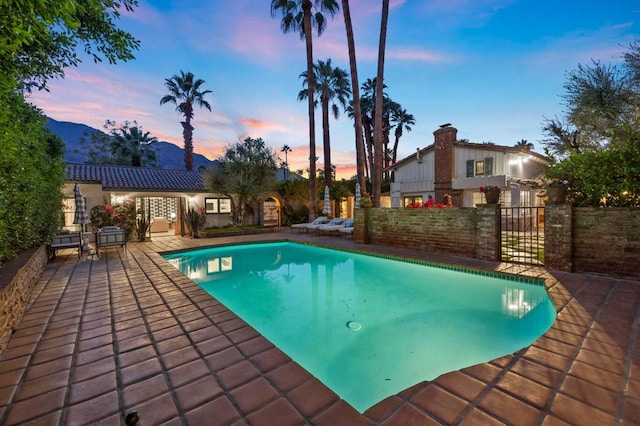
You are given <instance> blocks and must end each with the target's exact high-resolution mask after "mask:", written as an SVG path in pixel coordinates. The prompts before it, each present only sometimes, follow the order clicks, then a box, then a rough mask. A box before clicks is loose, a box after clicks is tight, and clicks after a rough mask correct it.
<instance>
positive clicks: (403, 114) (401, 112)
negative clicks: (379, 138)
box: [391, 104, 416, 163]
mask: <svg viewBox="0 0 640 426" xmlns="http://www.w3.org/2000/svg"><path fill="white" fill-rule="evenodd" d="M395 105H397V107H396V108H394V109H393V110H392V111H391V121H392V122H393V123H394V124H395V127H396V130H395V132H394V136H395V141H394V143H393V151H392V153H391V155H392V159H391V162H392V163H395V162H396V160H397V159H398V143H399V142H400V138H401V137H402V133H403V131H404V130H406V131H407V132H410V131H411V126H414V125H415V124H416V119H415V118H414V117H413V114H409V113H408V112H407V110H406V109H404V108H402V107H401V106H400V104H395Z"/></svg>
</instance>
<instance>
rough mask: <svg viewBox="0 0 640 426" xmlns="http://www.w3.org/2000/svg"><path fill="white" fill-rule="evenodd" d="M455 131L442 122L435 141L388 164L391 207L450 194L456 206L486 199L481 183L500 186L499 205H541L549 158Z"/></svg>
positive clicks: (470, 205)
mask: <svg viewBox="0 0 640 426" xmlns="http://www.w3.org/2000/svg"><path fill="white" fill-rule="evenodd" d="M457 133H458V131H457V129H456V128H455V127H452V126H451V125H449V124H447V125H443V126H441V127H440V129H438V130H436V131H435V132H433V134H434V143H433V144H431V145H429V146H427V147H425V148H423V149H418V150H417V151H416V153H415V154H414V155H411V156H409V157H407V158H404V159H402V160H400V161H398V162H397V163H396V164H394V165H393V166H391V169H392V171H393V180H392V183H391V207H406V206H408V205H410V204H412V203H415V204H420V203H424V202H426V201H427V199H428V196H429V195H431V196H433V197H434V199H435V200H436V202H437V203H442V202H443V199H444V197H445V194H448V195H450V196H451V199H452V202H453V206H454V207H474V206H475V205H476V204H482V203H485V202H486V201H485V199H484V195H483V194H482V193H481V192H480V187H483V186H487V185H496V186H499V187H500V188H501V189H502V193H501V197H500V204H502V205H503V206H509V207H533V206H538V205H543V199H542V197H540V196H539V195H540V189H539V188H540V186H541V185H540V184H541V183H542V177H543V175H544V170H545V168H546V167H547V166H548V165H549V164H550V160H549V159H548V158H547V157H545V156H543V155H540V154H537V153H535V152H533V151H530V150H527V149H522V148H516V147H508V146H500V145H494V144H487V143H480V144H478V143H469V142H460V141H458V140H457Z"/></svg>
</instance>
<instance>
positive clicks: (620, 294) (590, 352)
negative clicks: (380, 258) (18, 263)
mask: <svg viewBox="0 0 640 426" xmlns="http://www.w3.org/2000/svg"><path fill="white" fill-rule="evenodd" d="M265 240H292V241H305V242H313V243H317V244H321V245H323V246H327V247H337V248H348V249H355V250H358V251H363V252H364V251H366V252H372V253H384V254H392V255H398V256H402V257H408V258H416V259H423V260H427V261H433V262H441V263H448V264H453V265H460V266H466V267H472V268H480V269H487V270H500V271H505V272H510V273H517V274H523V275H527V276H536V277H542V278H544V279H545V283H546V287H547V289H548V291H549V294H550V295H551V297H552V298H553V300H554V302H555V304H556V307H557V310H558V317H557V320H556V322H555V323H554V325H553V326H552V328H551V329H550V330H549V331H548V332H547V333H546V334H545V335H544V336H542V337H541V338H539V339H538V340H537V341H536V342H535V343H534V344H533V345H531V346H530V347H527V348H524V349H522V350H520V351H519V352H517V353H515V354H513V355H509V356H506V357H503V358H500V359H497V360H494V361H491V362H488V363H484V364H479V365H476V366H472V367H469V368H466V369H463V370H460V371H456V372H451V373H448V374H445V375H443V376H440V377H439V378H438V379H436V380H435V381H433V382H422V383H419V384H417V385H415V386H413V387H411V388H409V389H406V390H405V391H403V392H401V393H399V394H398V395H395V396H392V397H389V398H387V399H386V400H384V401H382V402H380V403H379V404H377V405H375V406H374V407H372V408H370V409H369V410H368V411H367V412H366V413H365V414H364V415H360V414H359V413H358V412H357V411H355V410H354V409H353V408H352V407H351V406H349V405H348V404H347V403H346V402H344V401H342V400H341V399H340V398H339V397H338V396H337V395H336V394H335V393H333V392H332V391H331V390H330V389H328V388H327V387H326V386H324V385H323V384H322V383H321V382H320V381H318V380H317V379H315V378H314V377H313V376H311V375H310V374H309V373H308V372H307V371H305V370H304V369H303V368H301V367H300V366H299V365H298V364H296V363H295V362H294V361H292V360H291V359H290V358H289V357H288V356H287V355H285V354H284V353H283V352H281V351H280V350H279V349H278V348H276V347H274V346H273V345H272V344H271V343H270V342H269V341H268V340H267V339H265V338H264V337H262V336H261V335H260V334H259V333H257V332H256V331H255V330H254V329H253V328H252V327H250V326H248V325H247V324H246V323H245V322H244V321H242V320H241V319H240V318H238V317H237V316H235V315H234V314H233V312H231V311H229V310H228V309H227V308H226V307H225V306H223V305H222V304H220V303H219V302H217V301H216V300H214V299H213V298H212V297H211V296H209V295H208V294H206V293H205V292H204V291H203V290H201V289H200V288H199V287H198V286H197V285H196V284H195V283H193V282H192V281H191V280H189V279H188V278H186V277H185V276H184V275H182V274H181V273H180V272H179V271H178V270H177V269H175V268H174V267H173V266H171V265H170V264H169V263H168V262H166V261H165V260H164V259H163V258H162V257H161V256H160V254H159V253H162V252H165V251H173V250H181V249H188V248H192V247H199V246H210V245H218V244H228V243H232V242H247V241H265ZM639 327H640V282H637V281H626V280H621V279H616V278H611V277H605V276H598V275H588V274H572V273H561V272H556V271H553V272H548V271H546V270H544V269H543V268H540V267H535V266H520V265H514V264H506V263H505V264H499V263H497V262H486V261H480V260H477V259H471V258H463V257H454V256H447V255H442V254H431V253H424V252H418V251H413V250H403V249H399V248H391V247H382V246H373V245H355V244H354V243H353V242H352V241H351V239H350V238H345V237H343V238H338V237H334V236H316V235H315V234H314V233H307V234H298V233H291V232H290V231H289V230H288V229H281V230H276V231H275V232H273V233H269V234H261V235H251V236H242V237H227V238H207V239H190V238H180V237H174V236H163V237H154V238H153V240H152V241H147V242H144V243H127V249H126V250H123V249H122V248H119V247H117V248H115V247H114V248H108V249H105V250H104V251H102V250H101V256H100V257H97V256H95V255H86V254H85V255H83V256H82V257H81V258H80V259H78V257H77V254H76V252H75V251H71V250H60V251H59V252H58V255H57V258H56V259H55V261H54V262H51V263H49V264H48V265H47V267H46V269H45V271H44V273H43V275H42V277H41V278H40V280H39V282H38V284H37V286H36V289H35V291H34V294H33V297H32V301H31V306H30V307H29V308H28V309H27V312H26V314H25V316H24V318H23V321H22V323H21V325H20V326H19V328H18V329H17V330H16V332H15V334H14V335H13V337H12V338H11V341H10V342H9V346H8V348H7V349H6V350H5V351H4V353H3V354H2V357H1V359H0V424H3V425H24V424H43V425H45V424H46V425H54V424H61V425H89V424H91V425H95V424H101V425H121V424H124V416H125V415H126V414H127V413H129V412H131V411H132V410H136V411H137V412H138V413H139V415H140V419H141V422H142V424H144V425H158V424H166V425H204V424H206V425H227V424H229V425H231V424H237V425H300V424H316V425H359V424H363V425H364V424H382V425H435V424H446V425H448V424H467V425H477V424H482V425H491V424H496V425H497V424H517V425H560V424H594V425H618V424H637V422H638V419H640V338H639V337H640V332H639Z"/></svg>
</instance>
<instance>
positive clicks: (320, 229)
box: [315, 218, 353, 234]
mask: <svg viewBox="0 0 640 426" xmlns="http://www.w3.org/2000/svg"><path fill="white" fill-rule="evenodd" d="M344 227H353V218H349V219H347V220H344V219H343V221H342V223H339V224H337V225H336V224H326V225H320V226H317V227H316V228H315V229H316V232H317V233H318V234H322V233H324V232H326V233H328V234H333V233H336V232H338V231H339V230H340V229H341V228H344Z"/></svg>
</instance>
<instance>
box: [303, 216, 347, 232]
mask: <svg viewBox="0 0 640 426" xmlns="http://www.w3.org/2000/svg"><path fill="white" fill-rule="evenodd" d="M343 222H344V219H343V218H341V217H335V218H333V219H331V220H330V221H329V222H327V223H321V224H319V225H314V224H311V225H307V229H309V230H314V231H316V233H317V232H318V230H319V229H320V228H321V227H324V226H339V225H342V223H343Z"/></svg>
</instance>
